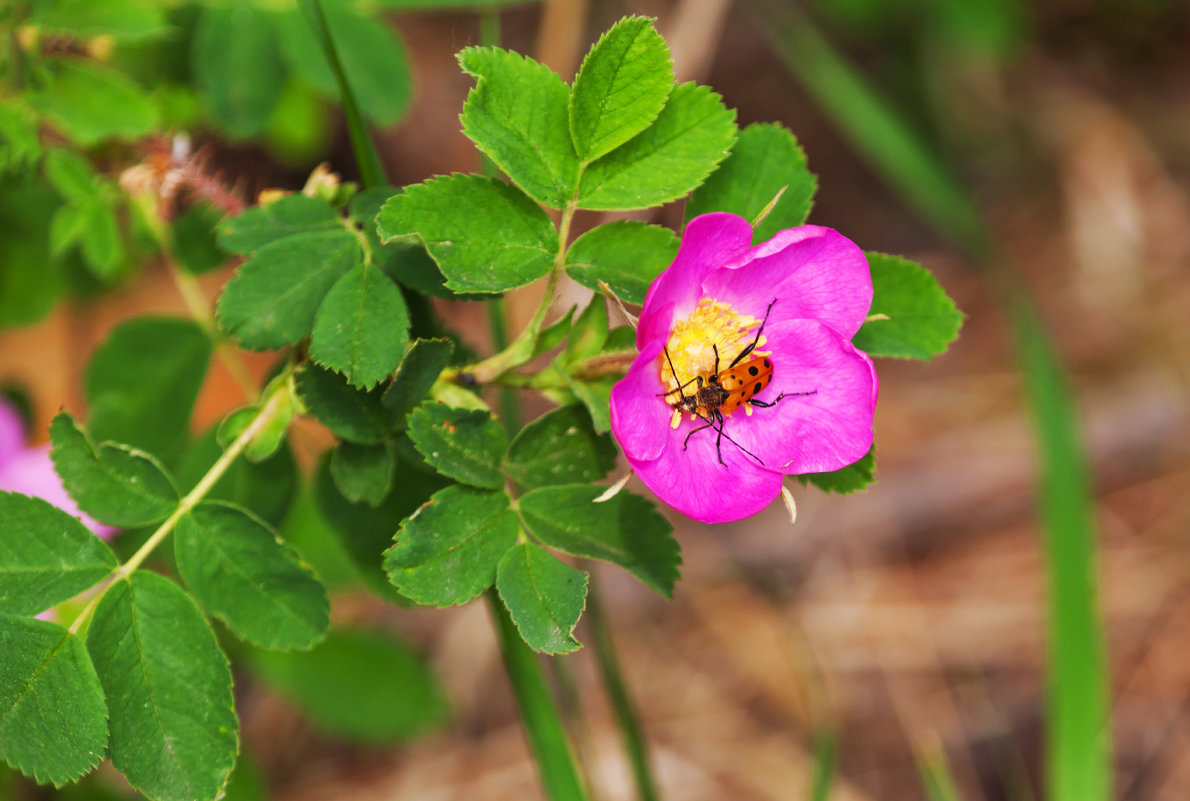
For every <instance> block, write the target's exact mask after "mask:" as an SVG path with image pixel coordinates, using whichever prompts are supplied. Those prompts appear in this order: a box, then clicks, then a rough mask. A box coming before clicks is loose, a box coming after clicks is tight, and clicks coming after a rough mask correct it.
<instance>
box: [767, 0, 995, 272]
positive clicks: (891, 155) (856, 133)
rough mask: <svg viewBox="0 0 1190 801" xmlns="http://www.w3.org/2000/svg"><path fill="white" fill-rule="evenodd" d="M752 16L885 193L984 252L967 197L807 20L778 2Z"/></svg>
mask: <svg viewBox="0 0 1190 801" xmlns="http://www.w3.org/2000/svg"><path fill="white" fill-rule="evenodd" d="M752 10H753V12H754V14H755V16H756V17H757V18H758V23H759V24H758V26H757V27H759V28H760V30H761V31H762V32H763V33H764V34H765V35H766V36H767V37H768V39H769V42H770V43H771V44H772V45H773V47H774V48H775V49H776V50H777V53H778V54H779V55H780V56H781V58H782V59H783V60H784V61H785V64H786V66H787V67H788V68H789V71H790V72H791V73H792V74H793V75H794V77H796V78H797V79H798V80H799V81H801V83H802V85H803V86H805V87H806V89H807V90H809V92H810V93H811V94H812V95H813V96H814V99H815V100H816V101H817V102H818V104H819V106H820V107H821V108H822V109H823V110H824V111H825V112H826V113H827V114H828V115H829V116H830V117H831V119H832V120H834V123H835V125H837V126H838V127H839V129H840V130H841V131H843V132H844V133H846V135H847V137H848V139H850V141H851V144H852V145H853V146H854V147H855V148H856V149H857V150H858V151H859V153H860V155H861V156H862V157H863V158H864V159H865V160H866V161H867V162H868V163H869V165H871V166H872V167H873V168H874V169H875V170H876V171H877V172H879V173H880V174H881V175H882V176H883V177H884V180H885V181H886V182H887V183H888V184H889V186H891V187H892V188H893V189H894V190H896V191H899V192H901V193H902V194H903V195H904V196H905V199H906V200H908V201H909V202H910V204H911V205H913V207H914V208H916V209H917V211H918V212H919V213H920V214H921V215H922V216H923V217H925V218H926V220H927V221H929V222H930V223H931V224H932V225H934V226H935V227H936V228H938V229H939V230H940V231H941V232H942V233H943V234H944V235H945V236H947V237H949V238H950V239H952V240H953V241H954V242H955V243H956V244H958V245H961V246H963V247H964V248H966V249H968V250H975V251H976V252H982V251H984V250H985V249H986V244H987V241H988V237H987V234H986V231H985V228H984V225H983V222H982V220H981V217H980V214H979V212H978V210H977V209H976V208H975V206H974V205H973V204H972V203H971V201H970V200H969V198H968V195H967V192H966V191H964V189H963V187H962V186H961V185H960V184H959V183H958V182H957V181H955V180H954V178H953V177H952V176H951V174H950V172H949V171H948V170H947V169H946V167H945V166H943V165H942V164H941V163H940V161H939V159H938V158H937V156H936V155H935V154H934V152H933V151H932V150H931V149H930V148H929V147H928V146H927V145H926V144H925V143H924V141H923V139H922V137H920V136H919V135H918V134H917V133H916V132H915V131H914V130H913V128H912V127H911V126H910V125H909V124H908V123H907V122H906V121H905V119H904V117H903V116H902V115H901V114H899V113H898V112H897V110H896V109H895V108H893V107H892V106H891V105H890V104H888V103H886V102H885V100H884V99H883V98H882V97H881V96H880V94H879V93H878V92H876V91H875V90H874V89H873V88H872V87H870V86H869V85H868V82H867V81H866V80H865V79H864V77H863V76H862V75H861V74H860V73H859V72H858V71H856V70H855V69H854V68H852V66H851V65H850V64H849V63H848V62H847V60H846V59H845V58H844V57H843V56H842V55H841V54H840V53H839V52H838V50H836V49H835V47H834V46H833V45H832V44H831V43H830V42H829V41H828V40H827V39H826V38H825V37H824V36H823V35H822V34H821V33H820V32H819V30H818V29H817V28H816V27H815V26H814V24H813V23H812V22H811V21H810V20H809V18H808V17H806V16H805V15H804V14H803V13H801V12H800V11H799V10H798V9H797V8H796V7H795V6H794V5H793V4H792V3H788V2H781V1H780V0H753V2H752Z"/></svg>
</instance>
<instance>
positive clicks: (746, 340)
mask: <svg viewBox="0 0 1190 801" xmlns="http://www.w3.org/2000/svg"><path fill="white" fill-rule="evenodd" d="M760 322H761V321H760V320H759V319H758V318H756V317H752V316H750V315H747V314H741V313H740V312H737V311H736V310H734V309H733V308H732V307H731V306H730V305H729V304H727V303H723V302H721V301H718V300H715V299H714V298H703V299H702V300H700V301H699V302H698V305H697V306H695V308H694V311H692V312H691V313H690V316H689V317H687V318H686V319H684V320H678V321H677V322H675V323H674V327H673V330H672V331H671V332H670V335H669V340H668V341H667V342H666V349H667V350H668V351H669V359H666V358H665V354H662V355H661V365H660V366H661V381H662V383H663V384H665V389H666V391H667V392H672V393H673V394H671V395H667V396H666V399H667V400H668V401H669V403H670V404H671V405H672V404H674V403H677V402H678V400H680V398H681V394H685V395H686V396H692V395H694V394H695V392H697V390H698V383H697V382H695V381H693V379H694V378H695V377H696V376H702V378H703V383H704V384H705V383H706V382H707V379H709V378H710V377H711V376H713V375H715V349H716V348H717V349H718V351H719V370H721V371H722V370H726V369H727V367H728V365H730V364H731V363H732V361H733V360H734V359H735V357H736V356H738V355H739V353H740V352H741V351H743V350H744V349H745V348H747V347H748V346H749V345H750V344H752V340H753V338H754V337H755V336H756V327H757V326H758V325H760ZM764 342H765V337H764V335H763V334H762V335H761V337H760V340H759V341H758V342H757V349H756V350H753V351H752V353H751V354H749V356H752V357H760V356H768V355H770V353H769V352H768V351H763V350H760V349H759V348H760V347H761V346H762V345H764ZM670 360H672V361H673V368H672V369H671V368H670ZM675 373H676V376H675ZM683 385H684V386H683ZM679 386H683V389H682V393H678V391H677V389H678V387H679ZM744 406H745V410H746V413H748V414H751V413H752V408H751V406H750V405H749V404H744ZM691 419H692V420H696V419H698V417H697V415H691ZM680 422H681V414H680V413H678V412H677V410H675V413H674V415H673V417H672V419H671V420H670V426H671V427H673V428H677V427H678V425H679V424H680Z"/></svg>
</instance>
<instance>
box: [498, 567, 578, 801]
mask: <svg viewBox="0 0 1190 801" xmlns="http://www.w3.org/2000/svg"><path fill="white" fill-rule="evenodd" d="M487 598H488V605H489V606H490V607H491V610H492V617H494V618H495V623H496V635H497V637H498V638H499V640H500V652H501V653H502V654H503V656H504V668H505V670H506V671H507V673H508V680H509V681H510V682H511V684H512V691H513V693H514V694H515V695H516V700H517V706H518V707H519V708H520V711H521V719H522V720H523V721H524V724H525V737H526V739H528V741H529V749H530V750H531V751H532V752H533V757H534V759H536V760H537V768H538V772H539V773H540V775H541V783H542V784H543V785H544V786H545V793H546V796H547V797H548V798H549V799H551V801H587V799H588V798H589V796H588V794H587V790H586V788H585V787H584V786H583V783H582V780H581V779H580V778H579V772H578V767H577V765H576V763H575V759H574V753H573V751H572V750H571V747H570V742H569V740H568V739H567V737H566V729H565V727H564V726H563V725H562V717H561V715H559V714H558V708H557V707H556V706H555V705H554V700H553V697H552V696H551V695H550V691H549V687H548V686H547V685H546V681H545V675H544V674H543V673H542V670H541V665H540V663H538V661H537V655H536V654H534V653H533V651H532V650H530V648H529V646H527V645H525V641H524V640H522V639H521V635H520V632H518V631H517V629H516V625H515V624H514V623H513V622H512V618H511V617H509V615H508V610H507V609H505V608H504V604H503V603H502V602H501V601H500V598H499V597H498V596H497V595H496V592H495V591H494V590H489V591H488V594H487Z"/></svg>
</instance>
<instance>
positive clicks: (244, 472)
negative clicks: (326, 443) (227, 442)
mask: <svg viewBox="0 0 1190 801" xmlns="http://www.w3.org/2000/svg"><path fill="white" fill-rule="evenodd" d="M216 428H217V427H216V426H212V427H211V428H209V429H207V431H206V432H204V433H203V435H202V436H200V437H199V438H198V439H196V440H195V441H194V443H193V444H191V446H190V447H189V448H188V449H187V450H186V452H185V453H184V454H183V455H182V459H181V461H180V462H179V463H178V470H177V478H178V487H179V488H181V489H182V490H183V491H185V492H189V491H190V490H192V489H194V486H195V485H196V484H197V483H198V482H199V480H200V479H201V478H202V477H203V475H205V474H206V472H207V470H208V469H210V467H211V465H213V464H214V463H215V462H216V461H217V460H218V459H219V457H220V456H221V455H222V453H223V449H222V448H221V447H219V443H218V442H217V440H216ZM297 479H298V476H297V463H296V462H295V461H294V458H293V450H292V449H291V448H290V447H289V445H288V444H287V443H285V442H282V443H281V447H279V448H278V449H277V451H276V452H275V453H274V454H273V455H272V456H270V457H269V458H267V459H265V460H263V461H261V462H251V461H249V460H246V459H236V460H235V461H234V462H232V463H231V465H230V466H229V467H228V468H227V471H226V472H225V473H224V474H223V477H222V478H220V479H219V481H218V482H217V483H216V484H215V486H213V487H211V489H210V491H209V492H208V493H207V496H206V497H207V500H221V501H230V502H231V503H234V504H236V505H237V506H243V507H246V508H248V509H251V510H252V512H254V513H255V514H257V515H259V516H260V517H262V518H263V519H265V520H267V521H269V523H271V524H273V525H274V526H276V525H280V524H281V521H282V520H284V519H285V516H286V513H287V512H288V511H289V507H290V504H291V503H292V502H293V499H294V495H295V494H296V492H297V483H298V482H297Z"/></svg>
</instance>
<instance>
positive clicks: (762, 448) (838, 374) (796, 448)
mask: <svg viewBox="0 0 1190 801" xmlns="http://www.w3.org/2000/svg"><path fill="white" fill-rule="evenodd" d="M765 336H766V337H768V341H767V343H766V344H765V349H766V350H769V351H771V352H772V354H773V355H772V357H771V358H772V361H773V380H772V383H770V384H769V385H768V386H767V387H765V388H764V390H763V391H761V392H760V393H759V394H758V395H757V399H758V400H761V401H766V402H770V403H771V402H772V401H773V400H774V399H776V398H777V396H778V395H780V394H781V393H782V392H785V393H796V392H814V394H813V395H805V396H794V397H786V398H784V399H782V400H781V401H780V402H779V403H778V404H777V405H776V406H773V407H771V408H768V409H765V408H759V407H758V408H755V409H754V411H753V414H752V416H751V417H747V416H745V415H744V414H742V413H741V412H740V411H737V412H735V413H734V414H732V416H731V417H730V418H728V421H727V425H726V429H725V430H726V431H727V433H728V434H730V435H731V436H732V437H734V438H735V439H737V440H738V441H739V442H740V443H741V444H742V445H743V446H744V447H746V448H748V449H749V450H750V451H752V452H753V453H755V454H756V455H757V456H759V457H760V458H761V459H762V460H763V461H764V465H765V467H767V468H769V469H771V470H779V471H780V472H782V473H787V474H800V473H825V472H829V471H832V470H839V469H840V468H843V467H846V466H847V465H849V464H851V463H852V462H855V461H856V460H858V459H859V458H861V457H862V456H863V455H864V454H866V453H867V452H868V449H869V448H871V447H872V416H873V413H874V412H875V409H876V395H877V392H878V389H879V384H878V381H877V378H876V369H875V368H874V367H873V366H872V360H871V359H870V358H868V355H867V354H866V353H864V352H863V351H861V350H857V349H856V348H855V347H854V346H853V345H852V344H851V343H850V342H848V341H847V340H846V339H844V338H843V337H841V336H839V334H838V333H837V332H836V331H835V330H833V329H832V328H830V327H829V326H827V325H824V324H823V323H820V322H817V321H815V320H792V321H786V322H782V323H779V324H777V325H773V326H770V327H768V328H766V329H765Z"/></svg>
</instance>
